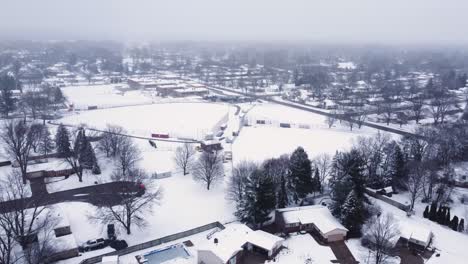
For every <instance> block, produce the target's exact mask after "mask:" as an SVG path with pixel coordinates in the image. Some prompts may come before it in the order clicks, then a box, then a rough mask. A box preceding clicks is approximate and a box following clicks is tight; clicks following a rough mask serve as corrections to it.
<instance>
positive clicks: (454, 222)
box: [450, 216, 458, 231]
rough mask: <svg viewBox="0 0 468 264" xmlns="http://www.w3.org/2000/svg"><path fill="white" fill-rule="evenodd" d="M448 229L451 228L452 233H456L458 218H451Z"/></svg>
mask: <svg viewBox="0 0 468 264" xmlns="http://www.w3.org/2000/svg"><path fill="white" fill-rule="evenodd" d="M450 228H452V230H454V231H458V216H454V217H453V219H452V222H451V224H450Z"/></svg>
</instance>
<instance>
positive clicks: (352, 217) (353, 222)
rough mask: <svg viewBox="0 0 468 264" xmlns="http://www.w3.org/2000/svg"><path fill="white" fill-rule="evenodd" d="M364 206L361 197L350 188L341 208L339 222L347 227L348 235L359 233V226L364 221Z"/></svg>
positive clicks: (358, 234)
mask: <svg viewBox="0 0 468 264" xmlns="http://www.w3.org/2000/svg"><path fill="white" fill-rule="evenodd" d="M365 215H366V212H365V207H364V203H363V201H362V199H361V198H359V196H358V195H357V194H356V191H355V190H352V191H351V192H350V193H349V194H348V197H347V198H346V201H345V203H344V204H343V205H342V208H341V223H342V224H343V225H344V226H345V227H346V228H348V230H349V235H350V236H355V237H358V236H360V235H361V227H362V225H363V224H364V222H365Z"/></svg>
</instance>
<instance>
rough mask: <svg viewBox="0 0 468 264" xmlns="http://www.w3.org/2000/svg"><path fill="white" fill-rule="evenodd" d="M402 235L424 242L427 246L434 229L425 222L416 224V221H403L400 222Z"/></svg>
mask: <svg viewBox="0 0 468 264" xmlns="http://www.w3.org/2000/svg"><path fill="white" fill-rule="evenodd" d="M400 233H401V237H403V238H405V239H407V240H412V241H415V242H417V243H418V244H424V245H425V246H427V244H428V243H429V241H430V239H431V237H432V231H431V229H429V227H427V226H426V225H424V224H423V223H418V224H415V223H414V222H409V221H402V222H400Z"/></svg>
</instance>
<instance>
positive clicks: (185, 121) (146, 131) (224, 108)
mask: <svg viewBox="0 0 468 264" xmlns="http://www.w3.org/2000/svg"><path fill="white" fill-rule="evenodd" d="M229 109H230V106H228V105H225V104H214V103H159V104H152V105H141V106H129V107H119V108H109V109H98V110H92V111H83V112H80V113H79V114H75V115H70V116H66V117H64V118H62V119H61V120H60V122H63V123H65V124H73V125H79V124H82V123H84V124H87V125H88V126H90V127H94V128H99V129H103V128H105V127H106V124H113V125H119V126H122V127H124V128H125V129H126V130H127V131H128V132H129V133H131V134H132V135H138V136H144V137H150V136H151V134H152V133H169V135H170V137H189V138H201V137H203V136H204V134H205V133H207V132H210V131H211V130H212V128H213V127H214V126H215V125H216V124H217V123H218V122H219V120H221V119H222V118H223V117H224V116H225V115H227V114H228V112H229Z"/></svg>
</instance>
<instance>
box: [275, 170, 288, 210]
mask: <svg viewBox="0 0 468 264" xmlns="http://www.w3.org/2000/svg"><path fill="white" fill-rule="evenodd" d="M279 184H280V189H279V191H278V198H277V199H278V200H277V204H276V206H277V207H278V208H285V207H286V206H288V204H289V199H288V190H287V183H286V177H285V176H284V175H281V178H280V182H279Z"/></svg>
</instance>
